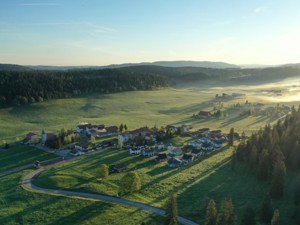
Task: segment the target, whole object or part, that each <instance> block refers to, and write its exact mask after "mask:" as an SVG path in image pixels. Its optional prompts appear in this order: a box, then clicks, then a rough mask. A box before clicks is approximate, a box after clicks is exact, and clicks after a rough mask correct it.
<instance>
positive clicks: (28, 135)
mask: <svg viewBox="0 0 300 225" xmlns="http://www.w3.org/2000/svg"><path fill="white" fill-rule="evenodd" d="M35 135H37V134H36V133H32V132H29V133H28V134H26V138H28V139H30V138H31V137H32V136H35Z"/></svg>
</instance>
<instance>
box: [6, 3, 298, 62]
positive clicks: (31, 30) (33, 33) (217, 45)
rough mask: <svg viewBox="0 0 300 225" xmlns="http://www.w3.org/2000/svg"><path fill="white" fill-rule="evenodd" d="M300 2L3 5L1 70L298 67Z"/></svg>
mask: <svg viewBox="0 0 300 225" xmlns="http://www.w3.org/2000/svg"><path fill="white" fill-rule="evenodd" d="M299 40H300V1H299V0H249V1H246V0H245V1H244V0H118V1H117V0H0V63H17V64H47V65H105V64H113V63H126V62H142V61H158V60H208V61H225V62H229V63H236V64H256V63H260V64H281V63H289V62H300V41H299Z"/></svg>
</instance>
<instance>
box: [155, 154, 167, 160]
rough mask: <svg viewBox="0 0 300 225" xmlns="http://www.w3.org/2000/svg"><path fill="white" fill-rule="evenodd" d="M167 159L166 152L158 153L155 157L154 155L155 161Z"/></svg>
mask: <svg viewBox="0 0 300 225" xmlns="http://www.w3.org/2000/svg"><path fill="white" fill-rule="evenodd" d="M167 159H168V157H167V154H166V153H160V154H158V155H157V157H156V159H155V160H156V161H157V162H164V161H166V160H167Z"/></svg>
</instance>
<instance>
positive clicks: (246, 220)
mask: <svg viewBox="0 0 300 225" xmlns="http://www.w3.org/2000/svg"><path fill="white" fill-rule="evenodd" d="M255 224H256V221H255V211H254V209H253V208H252V207H250V206H247V207H246V208H245V211H244V214H243V218H242V220H241V225H255Z"/></svg>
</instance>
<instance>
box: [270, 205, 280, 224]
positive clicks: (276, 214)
mask: <svg viewBox="0 0 300 225" xmlns="http://www.w3.org/2000/svg"><path fill="white" fill-rule="evenodd" d="M271 225H280V215H279V210H278V209H275V211H274V214H273V217H272V220H271Z"/></svg>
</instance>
